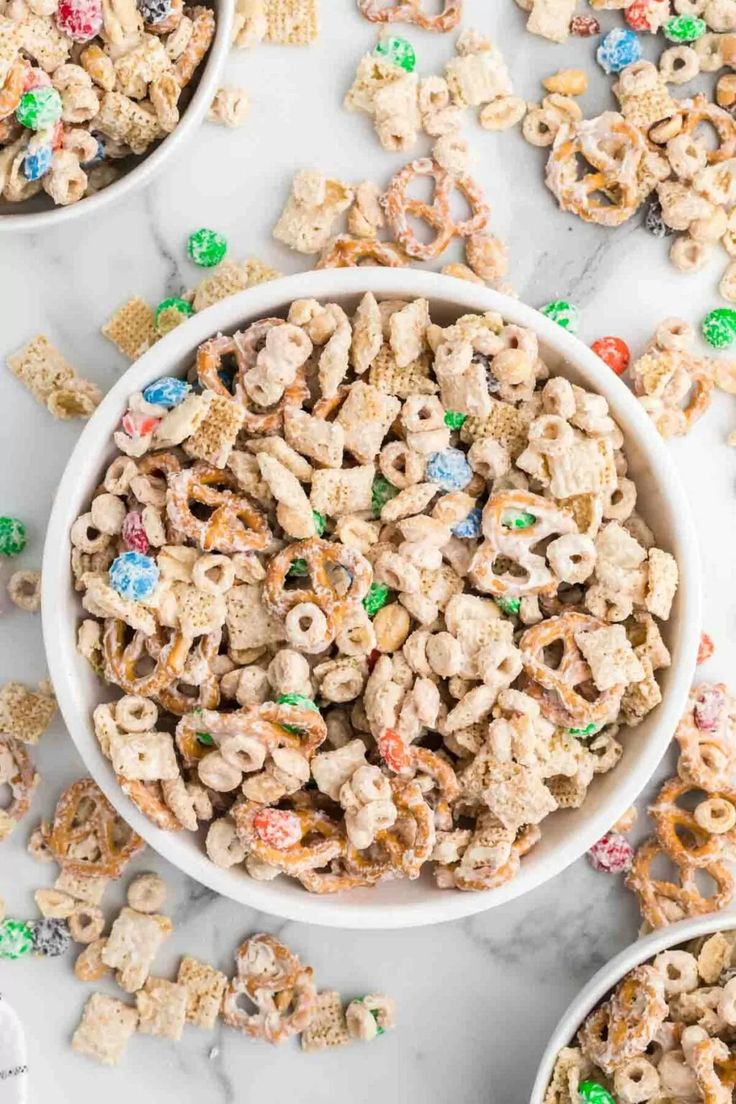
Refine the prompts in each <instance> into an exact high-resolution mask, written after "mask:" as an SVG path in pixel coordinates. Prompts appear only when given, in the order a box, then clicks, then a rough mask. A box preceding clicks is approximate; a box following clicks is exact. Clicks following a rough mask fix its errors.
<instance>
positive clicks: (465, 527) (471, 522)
mask: <svg viewBox="0 0 736 1104" xmlns="http://www.w3.org/2000/svg"><path fill="white" fill-rule="evenodd" d="M482 517H483V512H482V511H481V509H480V507H479V506H475V507H474V508H473V509H472V510H471V511H470V513H469V514H468V516H467V517H464V518H463V520H462V521H459V522H458V523H457V525H456V526H455V528H454V529H453V530H452V532H453V534H454V535H455V536H456V537H460V538H461V539H463V540H475V538H476V537H479V536H480V525H481V519H482Z"/></svg>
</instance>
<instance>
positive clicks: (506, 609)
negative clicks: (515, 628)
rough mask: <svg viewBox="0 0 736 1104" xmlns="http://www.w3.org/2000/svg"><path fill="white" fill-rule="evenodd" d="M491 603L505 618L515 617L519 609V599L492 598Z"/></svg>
mask: <svg viewBox="0 0 736 1104" xmlns="http://www.w3.org/2000/svg"><path fill="white" fill-rule="evenodd" d="M493 601H494V602H495V603H496V605H497V606H498V608H499V609H500V610H501V613H505V614H506V616H507V617H516V615H517V614H518V612H519V610H520V609H521V598H494V599H493Z"/></svg>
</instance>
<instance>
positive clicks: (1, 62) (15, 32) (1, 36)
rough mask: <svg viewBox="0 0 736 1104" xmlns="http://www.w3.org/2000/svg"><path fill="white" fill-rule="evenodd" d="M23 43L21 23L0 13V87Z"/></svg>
mask: <svg viewBox="0 0 736 1104" xmlns="http://www.w3.org/2000/svg"><path fill="white" fill-rule="evenodd" d="M22 45H23V24H22V22H21V21H20V20H13V19H6V18H5V16H4V15H0V88H2V86H3V85H4V84H5V81H6V80H7V78H8V73H9V72H10V67H11V66H12V64H13V62H14V61H15V59H16V58H17V56H18V52H19V50H20V48H21V46H22Z"/></svg>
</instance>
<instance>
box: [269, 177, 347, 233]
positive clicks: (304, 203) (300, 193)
mask: <svg viewBox="0 0 736 1104" xmlns="http://www.w3.org/2000/svg"><path fill="white" fill-rule="evenodd" d="M352 202H353V190H352V188H350V187H349V186H348V185H347V184H343V183H342V181H340V180H328V179H327V177H326V176H325V175H324V173H321V172H316V171H314V172H310V171H306V170H305V171H302V172H298V173H297V174H296V175H295V177H294V180H293V182H292V185H291V194H290V195H289V198H288V200H287V202H286V206H285V207H284V209H283V211H282V212H281V215H280V217H279V220H278V222H277V223H276V225H275V226H274V228H273V236H274V237H275V238H276V239H277V240H278V241H281V242H283V243H284V245H288V246H289V248H290V249H295V250H297V252H299V253H319V251H320V250H321V249H324V248H325V246H326V245H327V243H328V241H329V239H330V236H331V234H332V227H333V224H334V222H335V219H337V218H338V217H339V216H340V215H341V214H342V213H343V211H347V209H348V207H349V206H350V204H351V203H352Z"/></svg>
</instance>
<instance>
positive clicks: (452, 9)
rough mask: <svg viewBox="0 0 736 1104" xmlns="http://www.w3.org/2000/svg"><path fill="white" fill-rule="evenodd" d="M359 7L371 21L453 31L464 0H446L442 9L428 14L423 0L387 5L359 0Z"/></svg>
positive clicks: (396, 0) (402, 0) (377, 1)
mask: <svg viewBox="0 0 736 1104" xmlns="http://www.w3.org/2000/svg"><path fill="white" fill-rule="evenodd" d="M358 8H359V9H360V12H361V14H362V15H364V16H365V17H366V19H370V21H371V23H415V24H416V25H417V27H421V28H422V29H423V30H425V31H439V32H441V33H442V32H445V31H452V30H454V29H455V27H457V25H458V23H459V22H460V17H461V15H462V11H463V0H445V2H444V5H443V8H442V11H441V12H438V13H437V14H436V15H427V13H426V12H425V11H424V10H423V9H422V4H421V0H393V3H392V4H390V6H388V7H387V6H386V4H385V3H383V2H382V0H358Z"/></svg>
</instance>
